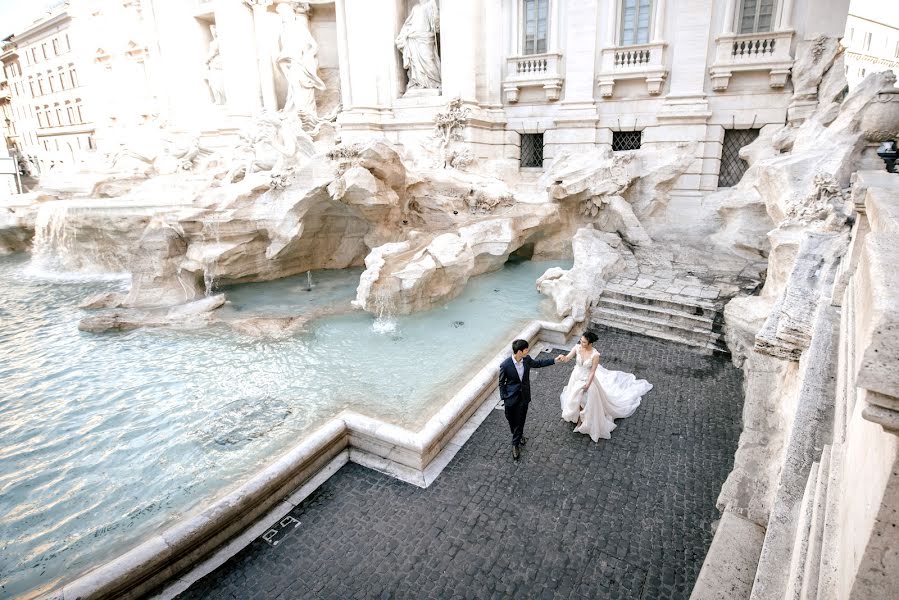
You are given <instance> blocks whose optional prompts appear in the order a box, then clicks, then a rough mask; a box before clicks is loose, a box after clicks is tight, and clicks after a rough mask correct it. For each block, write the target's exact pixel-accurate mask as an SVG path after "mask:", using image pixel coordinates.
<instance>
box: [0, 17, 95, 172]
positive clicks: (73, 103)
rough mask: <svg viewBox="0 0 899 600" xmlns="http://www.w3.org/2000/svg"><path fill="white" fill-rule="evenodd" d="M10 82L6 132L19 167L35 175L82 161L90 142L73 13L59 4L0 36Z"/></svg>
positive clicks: (89, 149) (5, 68)
mask: <svg viewBox="0 0 899 600" xmlns="http://www.w3.org/2000/svg"><path fill="white" fill-rule="evenodd" d="M0 60H2V62H3V71H4V76H5V78H6V80H7V85H8V87H9V111H10V115H11V117H10V120H9V122H8V123H7V125H6V133H5V136H6V137H7V140H8V143H9V145H10V148H11V151H12V152H13V153H14V154H15V156H16V158H17V160H18V161H19V163H20V165H21V166H22V169H23V170H24V171H25V172H26V173H28V174H31V175H39V174H41V173H46V172H49V171H52V170H55V169H64V168H66V167H74V166H78V165H80V164H81V163H82V162H83V161H84V157H85V156H86V155H88V154H89V153H90V152H91V151H92V150H93V149H94V148H95V146H94V137H93V134H94V126H93V123H92V121H91V119H92V117H91V114H90V113H89V111H88V109H87V106H86V104H85V93H84V92H85V90H84V87H83V85H82V81H81V73H82V69H81V65H80V64H78V63H79V62H80V61H79V58H77V53H76V52H75V44H74V32H73V30H72V17H71V14H70V12H69V7H68V5H67V4H62V5H60V6H58V7H56V8H55V9H53V10H52V11H50V12H49V13H48V14H46V15H45V16H43V17H42V18H40V19H38V20H37V21H35V22H33V23H32V24H31V25H29V26H27V27H26V28H25V29H24V30H23V31H21V32H18V33H15V34H13V35H10V36H7V37H6V38H4V40H3V47H2V54H0Z"/></svg>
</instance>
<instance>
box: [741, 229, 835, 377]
mask: <svg viewBox="0 0 899 600" xmlns="http://www.w3.org/2000/svg"><path fill="white" fill-rule="evenodd" d="M848 244H849V236H848V232H845V233H807V234H806V236H805V238H804V239H803V241H802V244H801V246H800V248H799V252H798V254H797V256H796V260H795V262H794V263H793V270H792V272H791V273H790V278H789V280H788V281H787V285H786V289H785V290H784V292H783V294H782V295H781V296H780V297H778V299H777V301H776V302H775V304H774V306H773V307H772V309H771V314H770V315H769V316H768V318H767V320H766V321H765V324H764V326H763V327H762V329H761V331H759V333H758V334H757V335H756V338H755V349H756V350H757V351H759V352H762V353H764V354H769V355H771V356H776V357H778V358H784V359H788V360H798V359H799V357H800V356H801V354H802V352H803V351H804V350H805V349H806V348H808V346H809V343H810V342H811V334H812V326H813V323H814V320H815V313H816V312H817V310H818V306H819V304H820V303H821V301H822V299H825V297H826V298H829V290H830V286H831V285H832V284H833V279H834V277H835V275H836V267H837V266H838V261H839V259H840V257H841V256H842V255H843V254H844V253H845V251H846V248H847V246H848Z"/></svg>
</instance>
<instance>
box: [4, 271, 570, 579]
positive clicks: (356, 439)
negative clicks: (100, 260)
mask: <svg viewBox="0 0 899 600" xmlns="http://www.w3.org/2000/svg"><path fill="white" fill-rule="evenodd" d="M554 264H558V263H546V264H536V263H522V265H519V266H515V267H510V268H508V269H505V270H503V271H500V272H497V273H493V274H490V275H486V276H483V277H479V278H475V279H473V280H471V281H470V283H469V286H468V290H467V291H466V292H465V293H463V294H462V296H460V297H459V298H457V299H455V300H454V301H452V302H450V303H448V304H447V305H445V306H442V307H440V308H437V309H435V310H433V311H429V312H428V313H421V314H417V315H412V316H408V317H400V318H397V319H395V320H394V322H393V323H390V322H387V323H381V324H380V325H383V327H375V325H378V324H379V323H378V322H376V321H374V319H373V317H372V316H371V315H368V314H363V313H359V312H355V313H343V314H338V315H332V316H328V317H324V318H321V319H317V320H314V321H312V322H311V323H310V326H309V329H308V331H307V332H304V333H302V334H298V335H296V336H293V337H288V338H286V339H281V340H276V341H273V340H270V339H264V338H263V339H256V338H252V337H247V336H244V335H241V334H238V333H236V332H234V331H233V330H232V329H231V328H230V327H227V326H221V327H212V328H208V329H205V330H199V331H190V332H182V331H169V330H165V329H162V330H138V331H132V332H128V333H124V334H112V335H99V336H98V335H93V334H82V333H79V332H78V330H77V322H78V320H79V317H80V316H81V315H83V314H84V313H82V312H81V311H79V310H78V309H76V308H75V306H77V304H78V303H79V302H80V301H81V300H82V299H83V298H84V297H85V296H88V295H90V294H91V293H92V292H99V291H109V289H110V287H115V285H118V286H119V287H121V284H109V283H103V284H100V283H91V282H89V283H84V284H78V285H60V284H56V283H47V282H44V281H33V280H30V279H29V278H28V277H27V276H24V275H23V274H22V271H23V270H24V268H25V267H26V266H27V265H26V264H24V263H23V262H22V261H21V260H19V262H18V263H16V262H15V261H14V260H11V259H2V260H0V284H3V283H7V282H9V283H8V284H7V285H0V311H2V315H3V318H2V319H0V398H3V405H2V411H3V415H4V419H3V420H2V422H0V435H2V436H3V438H4V440H8V443H7V445H6V447H5V448H4V449H3V450H2V451H0V492H2V494H0V498H2V502H3V503H4V508H5V509H6V510H5V511H4V513H3V514H2V516H0V538H2V539H4V540H6V541H7V542H8V544H7V546H6V548H7V549H8V550H9V553H8V554H7V555H6V556H5V557H4V559H5V561H7V564H5V565H4V568H3V569H2V572H3V573H4V575H3V576H2V577H3V581H2V584H3V585H4V586H5V589H6V590H7V591H9V593H11V594H13V595H15V594H29V595H30V594H32V593H33V592H34V591H35V589H36V588H37V586H41V585H45V587H43V588H42V589H43V590H46V589H48V588H49V587H52V586H53V585H57V584H58V583H59V581H58V580H59V578H60V577H61V576H62V575H63V574H64V573H65V574H66V575H68V576H72V575H77V574H78V573H79V572H84V571H85V570H86V569H88V568H90V567H92V566H95V565H97V564H100V563H104V562H106V561H108V560H110V559H113V558H115V557H116V556H118V555H120V554H121V553H122V552H125V551H126V550H128V548H130V547H134V546H135V545H136V544H139V543H141V542H143V541H146V540H150V539H152V538H154V537H156V536H157V534H156V533H155V532H158V531H163V530H165V529H166V528H167V527H170V526H172V524H173V523H176V522H183V520H184V519H190V518H192V517H193V516H196V515H200V514H205V509H204V507H205V506H207V505H208V502H209V501H210V500H212V499H215V498H219V497H227V496H228V494H229V493H230V491H232V490H239V489H240V486H241V485H242V483H243V482H244V481H245V480H246V477H247V476H248V475H249V474H252V473H257V472H260V470H264V469H266V468H267V465H270V464H271V461H272V458H273V457H275V456H278V455H281V454H283V453H284V452H285V451H286V450H287V449H288V448H291V447H293V446H294V445H295V444H296V443H297V441H298V440H302V439H305V438H306V437H307V436H309V435H311V432H313V431H314V430H316V429H317V428H319V427H322V426H326V424H327V423H329V422H330V421H331V420H333V419H339V420H341V421H342V422H344V426H343V427H345V428H346V430H345V431H344V432H343V433H342V434H341V435H343V436H344V437H346V438H347V439H346V444H348V446H346V447H344V448H343V449H340V448H338V449H337V450H334V451H336V452H342V451H344V450H347V451H348V452H350V451H351V453H352V454H353V455H354V456H355V457H356V458H354V460H356V459H357V458H358V459H359V460H360V461H361V460H365V457H374V458H373V459H372V460H374V459H377V461H375V462H376V463H377V464H374V463H372V464H371V465H370V466H375V467H377V466H378V465H382V467H381V468H387V467H383V465H386V464H388V463H385V462H384V461H385V460H387V459H385V458H384V457H383V455H385V454H386V455H387V457H388V458H389V459H390V461H391V463H389V464H390V465H393V466H391V467H390V468H391V469H394V470H395V471H396V472H397V473H400V472H403V473H407V475H404V476H408V478H410V480H411V479H412V478H414V477H418V478H419V480H420V481H423V480H422V479H421V478H422V477H424V475H421V473H423V472H424V469H426V468H427V467H426V465H429V464H430V463H431V462H433V458H434V456H436V454H438V453H439V452H440V448H442V447H444V446H445V441H446V438H447V436H451V435H452V432H451V431H449V430H446V429H445V428H442V429H440V431H441V432H442V433H441V434H440V435H437V434H432V433H429V432H430V431H431V429H429V428H435V427H438V428H440V427H443V425H445V424H446V423H450V422H453V423H455V422H460V420H463V419H464V418H466V415H465V414H464V411H463V413H459V414H460V415H462V416H458V415H457V416H454V415H453V414H452V413H444V412H443V411H444V410H448V409H446V408H445V407H444V405H446V406H451V405H452V402H450V404H447V400H448V399H450V398H451V397H452V396H454V392H456V391H457V390H458V387H459V381H461V380H463V379H464V378H466V377H467V375H468V374H469V373H472V372H475V371H477V370H478V369H481V368H482V367H483V365H485V364H487V363H489V362H490V360H491V359H492V358H493V357H494V356H496V355H497V353H501V352H506V351H507V347H508V344H509V341H510V339H511V338H510V337H509V334H510V333H511V332H514V331H515V330H516V329H518V328H520V327H521V326H522V324H524V323H527V322H529V321H530V320H531V319H532V318H533V317H534V316H535V315H536V314H537V313H538V312H539V311H538V310H537V305H538V303H539V300H540V297H539V295H538V294H537V292H536V291H535V290H534V280H535V279H536V277H537V276H538V275H539V274H540V273H542V272H543V271H544V270H545V269H546V268H548V267H550V266H554ZM522 269H524V270H522ZM334 275H336V276H337V277H338V278H339V277H340V276H346V278H347V283H348V284H347V285H345V286H344V287H341V285H340V284H339V282H334V281H331V282H329V280H328V277H329V276H331V275H328V276H326V275H325V274H313V281H314V286H313V290H312V292H308V291H306V287H307V285H308V281H307V279H306V277H305V276H300V278H299V279H298V280H297V281H296V282H295V283H291V282H269V283H260V284H251V285H253V286H260V287H259V290H260V291H259V292H258V293H253V294H249V295H248V296H247V295H246V294H243V293H242V291H241V289H233V290H230V291H229V292H228V295H229V296H230V297H232V298H233V301H232V303H231V304H230V305H229V306H227V307H226V308H224V309H222V310H221V312H223V313H224V315H223V319H225V318H228V315H227V311H231V312H233V316H234V317H239V318H242V317H246V316H252V315H253V314H254V311H255V310H256V309H257V308H261V309H263V310H264V312H266V313H267V314H269V313H274V314H279V313H280V314H283V315H289V314H291V313H292V311H293V310H295V309H300V310H299V311H298V312H299V313H301V314H302V313H304V312H307V311H312V312H315V311H317V310H319V308H320V306H318V305H316V303H315V302H313V301H311V299H312V298H313V296H314V294H316V293H317V292H322V293H323V295H322V300H323V303H324V305H326V307H328V308H329V309H330V307H333V306H335V305H339V304H341V303H343V302H346V303H348V301H349V299H350V298H352V297H353V292H354V285H355V282H356V281H357V279H356V278H357V277H358V272H357V271H355V272H351V273H348V274H343V275H341V274H339V273H338V274H334ZM13 282H15V285H13ZM243 289H249V288H243ZM263 300H265V301H263ZM293 314H297V313H293ZM487 371H488V372H489V371H490V369H489V368H488V369H487ZM485 377H487V380H492V373H489V374H488V375H486V376H485ZM487 380H485V381H487ZM488 383H490V382H489V381H488ZM347 408H351V409H352V411H353V413H355V414H356V415H357V416H354V417H350V416H347V415H346V413H342V412H341V411H343V410H345V409H347ZM447 415H448V416H447ZM434 417H436V418H437V419H438V420H437V421H432V420H431V419H432V418H434ZM347 423H349V424H347ZM434 431H436V429H435V430H434ZM410 432H419V433H421V432H424V434H423V435H425V436H426V437H423V438H420V439H419V438H415V439H419V441H418V442H415V441H410V440H412V439H413V438H410V437H409V436H410V435H412V434H411V433H410ZM428 436H429V437H428ZM382 450H383V451H382ZM360 457H361V458H360ZM416 470H417V471H418V472H419V474H418V475H416V474H415V473H414V472H413V471H416ZM279 485H280V484H279ZM285 485H287V484H285ZM235 493H237V492H235ZM240 493H241V494H243V492H240ZM278 497H279V498H280V497H281V496H278ZM260 510H263V512H264V509H260ZM204 543H205V542H204ZM13 557H14V559H15V561H16V562H15V563H13V562H12V560H13ZM35 566H39V567H41V569H35V568H33V567H35ZM41 570H45V571H46V574H45V575H44V576H43V577H40V578H38V577H37V576H38V574H39V573H40V572H41Z"/></svg>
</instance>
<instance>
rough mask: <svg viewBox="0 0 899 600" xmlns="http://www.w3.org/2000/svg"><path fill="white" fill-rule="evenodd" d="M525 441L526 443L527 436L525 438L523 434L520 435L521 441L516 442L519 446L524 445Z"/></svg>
mask: <svg viewBox="0 0 899 600" xmlns="http://www.w3.org/2000/svg"><path fill="white" fill-rule="evenodd" d="M527 443H528V438H526V437H524V436H521V441H520V442H518V445H519V446H524V445H525V444H527Z"/></svg>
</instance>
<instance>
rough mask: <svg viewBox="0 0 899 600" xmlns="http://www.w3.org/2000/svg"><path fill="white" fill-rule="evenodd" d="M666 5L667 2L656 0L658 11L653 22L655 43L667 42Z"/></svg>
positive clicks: (653, 39)
mask: <svg viewBox="0 0 899 600" xmlns="http://www.w3.org/2000/svg"><path fill="white" fill-rule="evenodd" d="M665 4H666V0H656V6H655V8H656V10H655V15H654V16H653V20H652V21H653V25H652V41H653V43H658V42H662V41H664V40H665V8H666V7H665Z"/></svg>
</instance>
